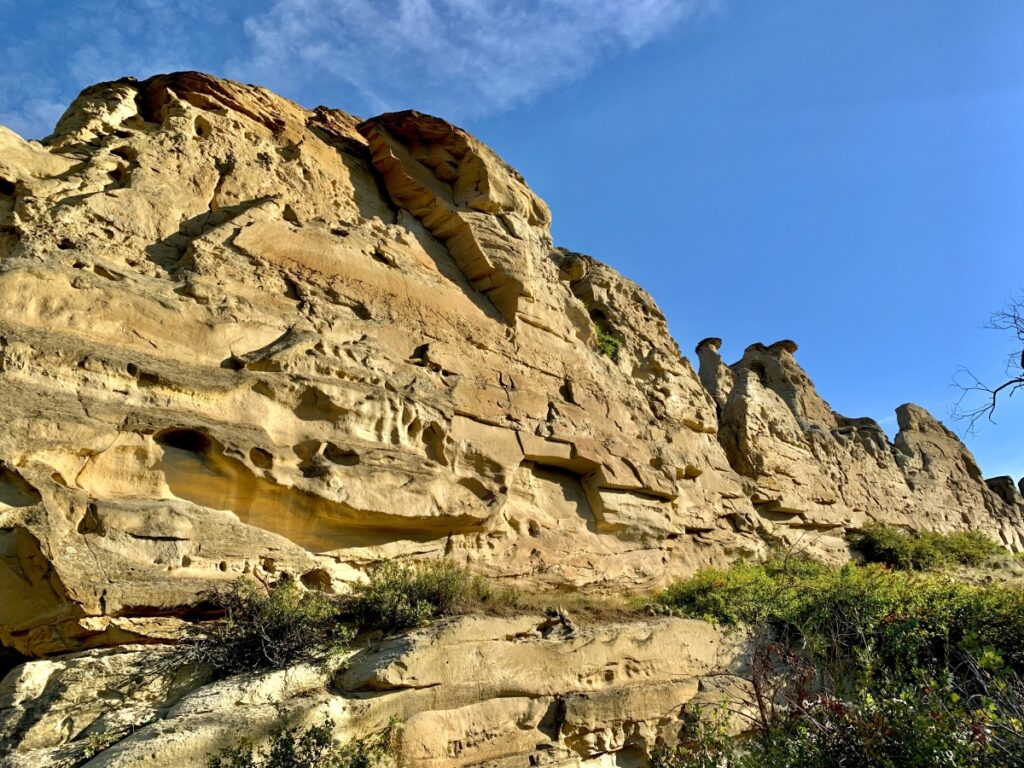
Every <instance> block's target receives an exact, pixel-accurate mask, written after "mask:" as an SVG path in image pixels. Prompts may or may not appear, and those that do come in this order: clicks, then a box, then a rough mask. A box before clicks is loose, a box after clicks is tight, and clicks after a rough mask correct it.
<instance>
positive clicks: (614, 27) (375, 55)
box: [233, 0, 718, 119]
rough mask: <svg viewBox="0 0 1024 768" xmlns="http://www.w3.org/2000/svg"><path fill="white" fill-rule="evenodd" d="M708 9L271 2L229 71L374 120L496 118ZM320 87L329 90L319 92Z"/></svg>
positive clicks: (675, 2) (643, 3)
mask: <svg viewBox="0 0 1024 768" xmlns="http://www.w3.org/2000/svg"><path fill="white" fill-rule="evenodd" d="M717 6H718V0H522V1H521V2H516V3H509V2H505V1H504V0H399V2H397V3H395V2H381V1H380V0H276V1H275V2H274V3H273V5H272V7H271V8H270V9H269V10H268V11H267V12H265V13H262V14H258V15H255V16H253V17H252V18H250V19H248V20H247V21H246V23H245V30H246V33H247V34H248V36H249V39H250V44H251V49H250V55H249V56H248V57H247V58H245V59H239V60H236V61H235V63H234V66H233V69H234V71H236V72H237V73H238V74H242V73H249V74H250V75H255V76H256V77H257V78H258V79H260V80H261V81H262V82H267V83H268V84H270V85H271V86H274V87H284V86H285V85H286V84H287V83H288V81H289V80H290V79H292V78H294V77H296V76H298V77H301V78H304V79H306V80H307V81H312V80H314V79H315V80H317V81H319V82H320V83H321V84H323V85H327V86H328V88H330V87H333V88H335V89H336V90H337V91H339V95H341V94H344V92H346V91H348V92H352V91H355V92H357V93H358V94H360V96H361V97H362V98H363V99H365V100H366V101H367V103H368V105H369V106H370V108H371V110H372V111H379V110H384V109H394V108H398V107H408V106H416V107H419V108H421V109H424V110H427V111H431V112H436V113H440V114H444V115H445V116H448V117H453V118H455V119H461V118H465V117H470V116H480V115H484V114H488V113H492V112H495V111H501V110H504V109H507V108H509V107H513V106H516V105H519V104H522V103H524V102H527V101H529V100H531V99H533V98H535V97H536V96H537V95H539V94H540V93H543V92H544V91H547V90H550V89H551V88H554V87H557V86H559V85H562V84H564V83H567V82H570V81H572V80H575V79H577V78H579V77H581V76H583V75H585V74H586V73H587V72H589V71H590V70H591V69H592V68H593V67H594V66H595V65H596V64H597V63H598V62H599V61H601V60H602V59H603V58H604V57H606V56H610V55H614V54H615V53H617V52H620V51H622V50H626V49H635V48H639V47H641V46H644V45H646V44H648V43H650V42H652V41H653V40H655V39H656V38H658V37H660V36H662V35H665V34H667V33H669V32H670V31H671V30H673V29H674V28H676V27H677V26H678V25H679V24H680V23H681V22H682V21H684V20H685V19H689V18H693V17H695V16H698V15H701V14H705V13H709V12H712V11H714V10H715V9H716V8H717ZM325 90H327V89H325Z"/></svg>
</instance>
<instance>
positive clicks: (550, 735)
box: [0, 615, 750, 768]
mask: <svg viewBox="0 0 1024 768" xmlns="http://www.w3.org/2000/svg"><path fill="white" fill-rule="evenodd" d="M734 643H735V638H729V637H727V636H726V635H724V634H723V633H722V632H721V631H719V630H717V629H715V628H713V627H711V626H710V625H708V624H704V623H702V622H698V621H689V620H683V619H671V618H657V619H654V618H652V619H650V620H648V621H644V622H635V621H634V622H628V623H622V622H613V623H610V624H606V625H604V626H601V627H593V626H589V627H588V626H580V627H577V626H575V625H572V624H568V625H567V624H566V623H564V622H560V621H557V620H552V619H550V618H546V617H544V616H528V615H527V616H519V617H515V618H508V619H497V618H484V617H467V618H463V619H459V620H455V621H450V622H446V623H444V624H442V625H440V626H437V627H433V628H428V629H425V630H420V631H417V632H413V633H411V634H409V635H406V636H402V637H396V638H391V639H388V640H385V641H383V642H379V643H373V644H370V645H369V646H367V647H364V648H360V649H358V650H356V651H354V652H353V653H352V654H350V655H349V656H348V657H347V658H344V659H339V660H338V661H337V662H336V663H335V664H333V665H325V666H318V665H299V666H294V667H291V668H289V669H286V670H280V671H276V672H269V673H265V674H259V675H248V676H243V677H237V678H233V679H230V680H224V681H219V682H216V683H212V684H211V683H207V681H205V680H203V678H202V677H201V676H196V675H195V674H191V675H190V674H188V673H186V672H184V671H179V672H177V673H156V672H155V671H154V670H156V669H158V668H159V662H160V658H161V655H162V654H161V653H160V652H154V651H153V650H152V649H151V648H145V647H140V646H127V647H125V648H123V649H122V650H121V652H111V651H110V650H98V651H86V652H83V653H79V654H75V655H71V656H68V657H65V658H62V659H60V660H55V661H50V660H43V661H34V662H30V663H28V664H26V665H24V666H22V667H20V668H19V669H18V670H16V671H15V672H13V673H11V675H9V676H8V678H7V679H6V680H5V681H4V683H3V684H2V685H0V753H6V754H8V757H7V759H6V760H4V759H2V758H0V765H3V766H5V768H36V766H40V765H47V766H51V767H52V768H71V767H72V766H79V765H84V766H87V768H135V766H140V765H146V766H151V768H179V767H180V766H183V765H202V764H204V763H205V760H206V757H207V755H209V754H210V753H211V752H214V751H216V750H217V749H219V748H221V747H224V746H228V745H232V744H234V743H235V742H237V740H238V738H239V736H240V734H251V733H259V732H262V731H267V730H271V729H273V728H275V727H279V726H280V725H281V724H282V723H291V724H294V725H301V724H306V723H308V724H315V723H319V722H322V721H323V720H324V718H325V717H329V718H330V719H331V720H332V721H333V722H334V723H335V724H336V726H337V728H338V731H339V734H342V735H344V736H345V737H346V738H354V737H357V736H361V735H365V734H368V733H373V732H379V731H381V730H384V729H386V728H387V727H388V725H389V723H395V722H398V723H401V724H402V726H401V728H400V730H399V731H398V732H397V733H396V736H395V742H394V745H393V750H392V752H393V757H395V758H398V757H399V756H400V758H401V759H400V761H399V760H395V761H394V762H392V761H388V762H387V765H398V764H400V765H403V766H406V767H407V768H470V766H483V765H487V766H527V765H545V766H552V768H557V767H559V766H560V767H562V768H570V767H576V768H580V767H582V766H588V767H590V768H598V766H623V765H636V766H639V765H643V764H645V762H646V759H647V758H648V757H649V755H650V751H651V749H652V748H653V747H654V745H655V744H657V743H669V744H671V743H674V742H675V741H676V740H678V738H679V734H680V731H681V729H682V728H683V725H684V722H683V711H684V707H687V706H689V707H691V708H692V707H700V706H709V705H712V704H714V703H716V702H722V701H725V700H728V701H730V702H735V701H740V702H742V701H744V700H746V699H748V698H749V694H750V691H749V688H750V687H749V685H748V684H747V683H745V682H744V676H746V675H748V674H749V672H748V669H747V666H746V663H745V662H744V660H743V655H742V654H740V653H738V652H737V647H736V646H735V644H734ZM98 689H101V690H103V691H104V694H105V695H103V696H99V697H98V696H96V695H95V692H96V690H98ZM92 734H97V735H98V734H105V738H106V739H107V741H106V742H105V744H104V745H103V746H104V748H103V749H101V750H99V751H98V754H95V755H92V759H88V757H89V756H90V753H89V751H88V750H89V745H90V744H91V743H94V740H93V741H91V740H90V735H92Z"/></svg>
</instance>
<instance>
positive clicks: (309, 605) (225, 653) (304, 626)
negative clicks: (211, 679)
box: [185, 579, 355, 677]
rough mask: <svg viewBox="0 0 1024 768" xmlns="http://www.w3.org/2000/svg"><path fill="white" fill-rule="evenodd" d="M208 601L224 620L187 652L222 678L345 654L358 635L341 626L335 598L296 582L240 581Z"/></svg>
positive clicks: (200, 635) (204, 632) (205, 628)
mask: <svg viewBox="0 0 1024 768" xmlns="http://www.w3.org/2000/svg"><path fill="white" fill-rule="evenodd" d="M207 597H208V599H209V602H210V603H211V604H212V606H213V607H214V609H216V610H218V611H219V612H223V614H224V616H223V618H222V619H220V620H218V621H215V622H212V623H210V624H209V625H204V626H202V627H201V628H200V629H199V630H198V634H197V636H196V637H194V638H193V639H191V640H190V641H189V642H188V643H187V644H186V646H185V654H186V656H187V660H188V661H192V662H198V663H204V664H208V665H209V666H210V667H211V668H212V669H213V670H214V672H215V674H217V675H218V676H222V677H227V676H230V675H233V674H237V673H239V672H250V671H255V670H261V669H279V668H282V667H285V666H288V665H289V664H294V663H296V662H299V661H315V660H319V659H323V658H325V657H327V656H329V655H330V654H332V653H335V652H338V651H341V650H343V649H344V648H345V647H346V646H347V645H348V643H349V642H351V640H352V638H353V636H354V634H355V633H354V631H353V630H352V629H351V628H350V627H348V626H346V625H345V624H344V623H343V621H344V618H345V617H344V615H343V612H342V606H341V603H340V602H339V601H338V600H337V599H336V598H332V597H330V596H329V595H325V594H323V593H322V592H316V591H307V590H306V589H304V588H303V587H301V586H300V585H299V584H297V583H296V582H295V581H294V580H292V579H283V580H281V581H280V582H278V583H277V584H276V585H275V586H273V587H269V588H264V587H262V586H260V585H257V584H255V583H254V582H251V581H247V580H239V581H236V582H234V583H233V584H232V585H231V586H230V587H229V588H227V589H225V590H222V591H219V592H215V593H212V594H210V595H208V596H207Z"/></svg>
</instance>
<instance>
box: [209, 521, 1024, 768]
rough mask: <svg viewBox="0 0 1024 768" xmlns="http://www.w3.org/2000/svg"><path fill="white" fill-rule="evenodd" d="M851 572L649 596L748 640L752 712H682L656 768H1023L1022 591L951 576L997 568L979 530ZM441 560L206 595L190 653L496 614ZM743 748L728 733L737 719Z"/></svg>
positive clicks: (309, 655)
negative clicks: (208, 605)
mask: <svg viewBox="0 0 1024 768" xmlns="http://www.w3.org/2000/svg"><path fill="white" fill-rule="evenodd" d="M851 543H852V545H853V546H854V548H855V549H856V550H857V551H858V552H859V553H860V555H861V557H862V559H863V560H864V561H865V562H864V563H863V564H856V563H848V564H846V565H844V566H842V567H831V566H826V565H824V564H822V563H820V562H818V561H816V560H814V559H812V558H810V557H808V556H805V555H801V554H799V553H792V552H781V551H779V552H775V553H773V554H772V555H771V556H770V557H768V558H767V559H765V560H763V561H760V562H748V561H743V562H737V563H735V564H734V565H732V566H731V567H729V568H720V569H708V570H704V571H701V572H699V573H697V574H696V575H694V576H693V577H692V578H689V579H686V580H683V581H679V582H677V583H675V584H672V585H671V586H669V587H668V588H667V589H665V590H664V591H662V592H661V593H659V594H658V595H657V596H656V597H655V598H654V600H655V603H656V604H657V605H658V606H660V610H662V611H667V612H670V613H674V614H679V615H684V616H688V617H693V618H700V619H704V620H708V621H712V622H715V623H718V624H721V625H724V626H727V627H730V628H731V629H732V630H733V631H735V632H740V633H745V635H746V637H747V639H748V641H749V644H750V657H751V677H752V682H753V701H752V702H731V703H726V704H725V705H723V707H722V708H720V709H719V710H717V711H711V710H708V711H704V712H688V713H687V717H688V720H687V723H688V726H687V728H686V734H685V738H684V739H683V741H682V742H681V743H680V744H678V745H673V746H671V747H668V746H665V745H662V746H660V747H659V748H658V749H657V750H656V751H655V754H654V758H653V762H652V763H651V765H652V766H654V767H655V768H683V767H684V766H687V767H689V766H692V767H694V768H712V767H713V768H845V767H847V766H848V767H849V768H904V767H907V768H917V767H920V768H925V766H928V767H929V768H930V767H931V766H945V767H946V768H1004V767H1012V766H1021V768H1024V683H1022V681H1021V675H1022V674H1024V591H1022V590H1020V589H1018V588H1014V587H1010V586H996V585H975V584H968V583H964V582H961V581H957V580H955V579H954V578H951V577H950V575H949V573H948V572H947V571H945V570H943V569H944V568H947V567H949V566H957V567H960V566H970V567H983V566H985V565H986V564H988V563H991V562H996V561H999V559H1000V557H1002V559H1007V557H1008V556H1006V555H1005V554H1004V553H1003V550H1002V549H1001V548H1000V547H998V545H996V544H995V543H994V542H991V541H989V540H988V539H986V538H985V537H984V536H982V535H980V534H977V533H967V534H964V533H955V534H934V533H927V534H918V533H908V532H903V531H899V530H894V529H891V528H885V527H881V526H874V527H869V528H867V529H865V530H863V531H861V532H858V533H856V534H854V535H853V536H852V537H851ZM523 599H524V598H523V596H521V595H518V594H516V593H514V592H511V591H507V590H497V589H495V588H494V587H493V586H492V585H490V584H489V583H488V582H487V581H486V580H485V579H482V578H481V577H479V576H475V575H473V574H471V573H469V572H468V571H466V570H465V569H464V568H461V567H459V566H458V565H456V564H454V563H452V562H450V561H447V560H440V561H430V562H426V563H400V562H388V563H384V564H382V565H381V566H379V567H378V568H377V569H375V570H374V571H373V572H372V573H371V574H370V576H369V578H368V580H367V581H366V582H365V583H364V584H362V585H360V586H358V587H356V588H355V590H354V591H353V593H352V594H351V595H346V596H340V597H339V596H329V595H325V594H322V593H319V592H310V591H306V590H304V589H302V588H301V587H300V586H299V585H298V584H296V583H295V582H293V581H290V580H287V579H283V580H282V581H281V582H280V583H278V584H277V585H274V586H272V587H257V586H254V585H252V584H245V583H239V584H236V585H234V586H233V587H231V588H230V589H228V590H226V591H224V592H222V593H219V594H218V595H217V596H214V598H213V599H212V602H213V603H214V605H216V606H218V607H219V608H220V609H221V610H222V611H223V612H224V618H223V619H221V620H220V621H219V622H217V623H214V624H213V626H212V627H210V628H208V629H207V630H206V632H205V635H204V638H203V639H202V640H200V641H197V642H196V643H195V644H194V645H193V648H192V649H191V651H190V653H191V654H192V655H193V658H194V659H198V660H203V661H206V662H208V663H209V664H210V665H211V666H213V667H214V668H215V670H216V671H217V672H218V673H219V674H221V675H227V674H234V673H236V672H239V671H248V670H255V669H267V668H276V667H282V666H285V665H287V664H290V663H294V662H295V661H301V660H312V659H319V658H324V657H326V656H329V655H330V654H332V653H335V652H337V651H338V650H340V649H342V648H344V647H345V646H347V645H349V644H350V643H351V641H352V639H353V637H354V636H355V634H356V633H357V632H359V631H369V630H377V631H383V632H385V633H390V632H397V631H401V630H404V629H408V628H410V627H416V626H420V625H423V624H425V623H428V622H430V621H432V620H436V619H438V618H442V617H445V616H451V615H456V614H461V613H467V612H471V611H478V610H491V609H495V608H499V607H502V606H507V605H514V606H518V605H520V604H521V603H522V600H523ZM737 718H739V722H740V723H741V724H742V725H743V728H742V729H741V730H743V731H745V735H744V736H742V737H739V738H737V737H736V736H735V733H734V732H735V730H736V729H735V727H734V726H735V723H736V722H737ZM381 743H382V742H380V741H379V740H378V741H373V742H355V743H351V744H348V745H344V746H341V745H338V744H336V743H335V742H334V741H333V740H332V737H331V727H330V724H329V723H325V724H323V725H320V726H314V727H311V728H308V729H306V730H297V729H290V730H288V729H286V730H283V731H279V732H277V733H276V734H274V736H273V737H272V738H271V740H270V742H268V744H267V745H265V746H264V747H262V748H260V749H255V748H254V747H253V746H252V745H251V744H247V743H242V744H239V745H237V746H235V747H231V748H229V749H226V750H223V751H221V752H220V753H218V754H217V755H214V756H212V757H211V759H210V764H209V765H210V766H211V768H292V767H293V766H294V767H295V768H298V767H299V766H303V768H306V767H309V768H368V767H369V766H372V765H374V764H375V762H374V761H375V760H376V759H377V758H378V757H379V756H380V755H381V754H382V753H381V751H380V750H381V749H382V747H381V746H380V744H381Z"/></svg>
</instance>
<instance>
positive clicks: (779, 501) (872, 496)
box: [698, 341, 1024, 551]
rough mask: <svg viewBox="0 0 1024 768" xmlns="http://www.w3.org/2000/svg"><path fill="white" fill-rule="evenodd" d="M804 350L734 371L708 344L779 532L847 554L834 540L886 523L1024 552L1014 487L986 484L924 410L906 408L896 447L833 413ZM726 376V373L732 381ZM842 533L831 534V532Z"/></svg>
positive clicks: (784, 345) (741, 461) (756, 358)
mask: <svg viewBox="0 0 1024 768" xmlns="http://www.w3.org/2000/svg"><path fill="white" fill-rule="evenodd" d="M796 351H797V348H796V344H794V343H793V342H791V341H782V342H778V343H776V344H772V345H771V346H768V347H766V346H764V345H763V344H754V345H753V346H751V347H748V348H747V350H746V351H745V352H744V354H743V357H742V358H741V359H740V360H739V361H738V362H737V363H735V364H733V365H731V366H725V365H724V363H723V362H722V360H721V358H720V356H719V355H718V353H717V345H709V344H707V343H702V347H699V348H698V354H699V355H700V356H701V374H700V375H701V378H702V380H706V381H708V382H713V384H712V386H717V387H718V389H717V390H716V391H717V392H718V393H719V395H718V397H719V398H721V399H722V400H724V405H723V406H722V410H721V425H720V431H719V437H720V438H721V441H722V445H723V446H724V447H725V450H726V453H727V454H728V456H729V461H730V463H731V465H732V466H733V467H734V468H735V469H736V470H737V471H738V472H739V473H740V474H742V475H743V476H745V477H747V478H751V479H752V480H753V481H754V482H755V485H754V487H753V490H752V493H751V496H750V498H751V501H752V502H753V503H754V505H755V507H756V508H757V510H758V514H759V515H760V516H761V517H762V518H767V519H768V520H770V521H772V522H773V523H774V532H775V533H776V534H779V535H782V536H783V537H785V538H789V539H791V540H796V539H797V537H798V536H799V534H800V532H801V531H803V532H819V534H823V535H821V536H820V538H819V540H818V543H817V546H818V547H819V548H822V549H828V548H831V549H832V550H833V551H840V550H841V548H842V544H841V541H839V540H834V541H829V540H830V539H834V538H835V537H834V534H835V533H839V534H842V533H843V532H845V531H846V530H847V529H850V528H859V527H862V526H863V525H865V524H866V523H869V522H880V523H885V524H889V525H895V526H899V527H905V528H910V529H928V530H939V531H952V530H962V529H964V528H977V529H980V530H983V531H985V532H986V533H988V534H990V535H991V536H992V537H993V538H995V539H996V540H997V541H1001V542H1002V543H1003V544H1005V545H1006V546H1007V547H1009V548H1011V549H1015V550H1017V551H1020V550H1021V548H1022V546H1024V539H1022V535H1024V529H1022V521H1024V516H1022V510H1024V502H1022V500H1021V498H1020V494H1019V493H1017V489H1016V488H1015V487H1014V485H1013V481H1012V480H1011V479H1010V478H996V479H994V480H990V481H988V482H987V483H986V482H985V481H984V480H983V479H982V475H981V471H980V470H979V469H978V466H977V464H976V463H975V461H974V458H973V457H972V456H971V454H970V452H969V451H968V450H967V449H966V448H965V447H964V445H963V444H962V443H961V442H960V440H959V439H958V438H957V437H956V435H954V434H953V433H952V432H950V431H949V430H948V429H946V428H945V427H944V426H943V425H942V424H941V423H940V422H939V421H938V420H936V419H935V418H934V417H933V416H931V415H930V414H929V413H928V412H927V411H925V410H924V409H923V408H920V407H918V406H916V405H913V404H910V403H907V404H905V405H901V406H900V407H899V408H897V409H896V418H897V423H898V426H899V432H898V433H897V434H896V437H895V439H894V440H893V441H892V442H890V441H889V439H888V437H887V436H886V434H885V432H884V431H883V430H882V428H881V426H879V425H878V423H877V422H875V421H873V420H872V419H865V418H861V419H851V418H847V417H844V416H842V415H840V414H838V413H836V412H834V411H833V410H832V409H831V407H830V406H829V405H828V403H826V402H825V401H824V400H823V399H822V398H821V396H820V395H819V394H818V393H817V391H816V389H815V388H814V385H813V384H812V383H811V381H810V379H809V378H808V376H807V374H806V373H805V372H804V371H803V369H801V368H800V366H799V364H798V363H797V362H796V360H795V358H794V356H793V355H794V353H795V352H796ZM726 372H727V373H726ZM830 533H831V534H833V535H831V536H830V535H829V534H830Z"/></svg>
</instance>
